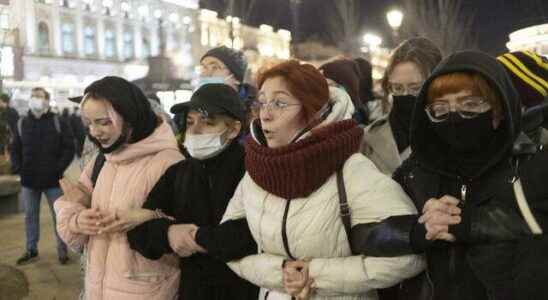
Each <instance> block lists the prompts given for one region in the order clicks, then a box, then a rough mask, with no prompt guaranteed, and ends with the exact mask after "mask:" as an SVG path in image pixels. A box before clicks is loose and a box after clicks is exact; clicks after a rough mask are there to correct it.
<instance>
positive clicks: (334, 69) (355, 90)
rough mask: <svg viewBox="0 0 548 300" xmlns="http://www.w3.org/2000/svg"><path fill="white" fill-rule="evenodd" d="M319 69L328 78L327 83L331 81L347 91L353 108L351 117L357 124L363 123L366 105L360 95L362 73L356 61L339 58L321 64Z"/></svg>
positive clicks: (365, 119)
mask: <svg viewBox="0 0 548 300" xmlns="http://www.w3.org/2000/svg"><path fill="white" fill-rule="evenodd" d="M319 70H320V71H321V72H322V74H323V75H324V76H325V77H326V78H327V79H328V83H329V82H332V83H334V84H335V85H336V86H338V87H340V88H342V89H344V90H345V91H346V92H347V93H348V95H349V96H350V99H352V104H353V105H354V109H355V112H354V115H353V116H352V117H353V118H354V120H356V121H357V122H358V124H361V125H365V123H366V122H367V107H366V106H365V102H364V101H363V100H362V99H361V97H360V96H361V94H360V92H361V90H360V81H361V79H362V74H361V70H360V66H359V65H358V63H357V62H356V61H354V60H351V59H346V58H340V59H337V60H333V61H330V62H328V63H326V64H323V65H321V66H320V67H319Z"/></svg>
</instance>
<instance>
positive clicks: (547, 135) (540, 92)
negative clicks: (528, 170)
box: [497, 51, 548, 145]
mask: <svg viewBox="0 0 548 300" xmlns="http://www.w3.org/2000/svg"><path fill="white" fill-rule="evenodd" d="M497 60H498V61H499V62H500V63H501V64H502V65H503V66H504V68H505V69H506V71H507V72H508V74H509V75H510V78H511V79H512V83H513V84H514V87H515V88H516V90H517V91H518V94H519V96H520V98H521V104H522V106H523V116H522V128H523V131H524V132H525V133H527V135H528V136H529V137H530V138H531V139H532V140H533V141H534V142H536V143H539V144H542V145H547V144H548V131H547V130H546V129H548V59H546V58H545V57H543V56H541V55H538V54H537V53H534V52H531V51H516V52H510V53H505V54H503V55H500V56H499V57H497Z"/></svg>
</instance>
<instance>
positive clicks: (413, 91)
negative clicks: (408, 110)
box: [388, 82, 422, 96]
mask: <svg viewBox="0 0 548 300" xmlns="http://www.w3.org/2000/svg"><path fill="white" fill-rule="evenodd" d="M421 87H422V82H421V83H410V84H402V83H392V82H391V83H389V85H388V91H389V92H390V93H391V94H392V95H393V96H403V95H413V96H418V95H419V93H420V91H421Z"/></svg>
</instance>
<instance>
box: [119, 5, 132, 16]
mask: <svg viewBox="0 0 548 300" xmlns="http://www.w3.org/2000/svg"><path fill="white" fill-rule="evenodd" d="M130 8H131V7H130V6H129V3H127V2H122V4H120V9H121V10H122V11H123V12H124V17H125V18H129V10H130Z"/></svg>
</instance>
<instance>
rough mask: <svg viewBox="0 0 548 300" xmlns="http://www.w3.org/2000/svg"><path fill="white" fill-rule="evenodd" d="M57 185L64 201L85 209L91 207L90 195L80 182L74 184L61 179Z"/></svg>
mask: <svg viewBox="0 0 548 300" xmlns="http://www.w3.org/2000/svg"><path fill="white" fill-rule="evenodd" d="M59 185H60V186H61V189H62V190H63V196H64V198H65V199H66V200H68V201H73V202H77V203H80V204H82V205H83V206H85V207H90V206H91V193H90V192H89V191H88V189H87V188H86V187H85V186H84V185H83V184H81V183H80V182H78V183H76V184H74V183H72V182H71V181H69V180H68V179H66V178H61V180H59Z"/></svg>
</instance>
